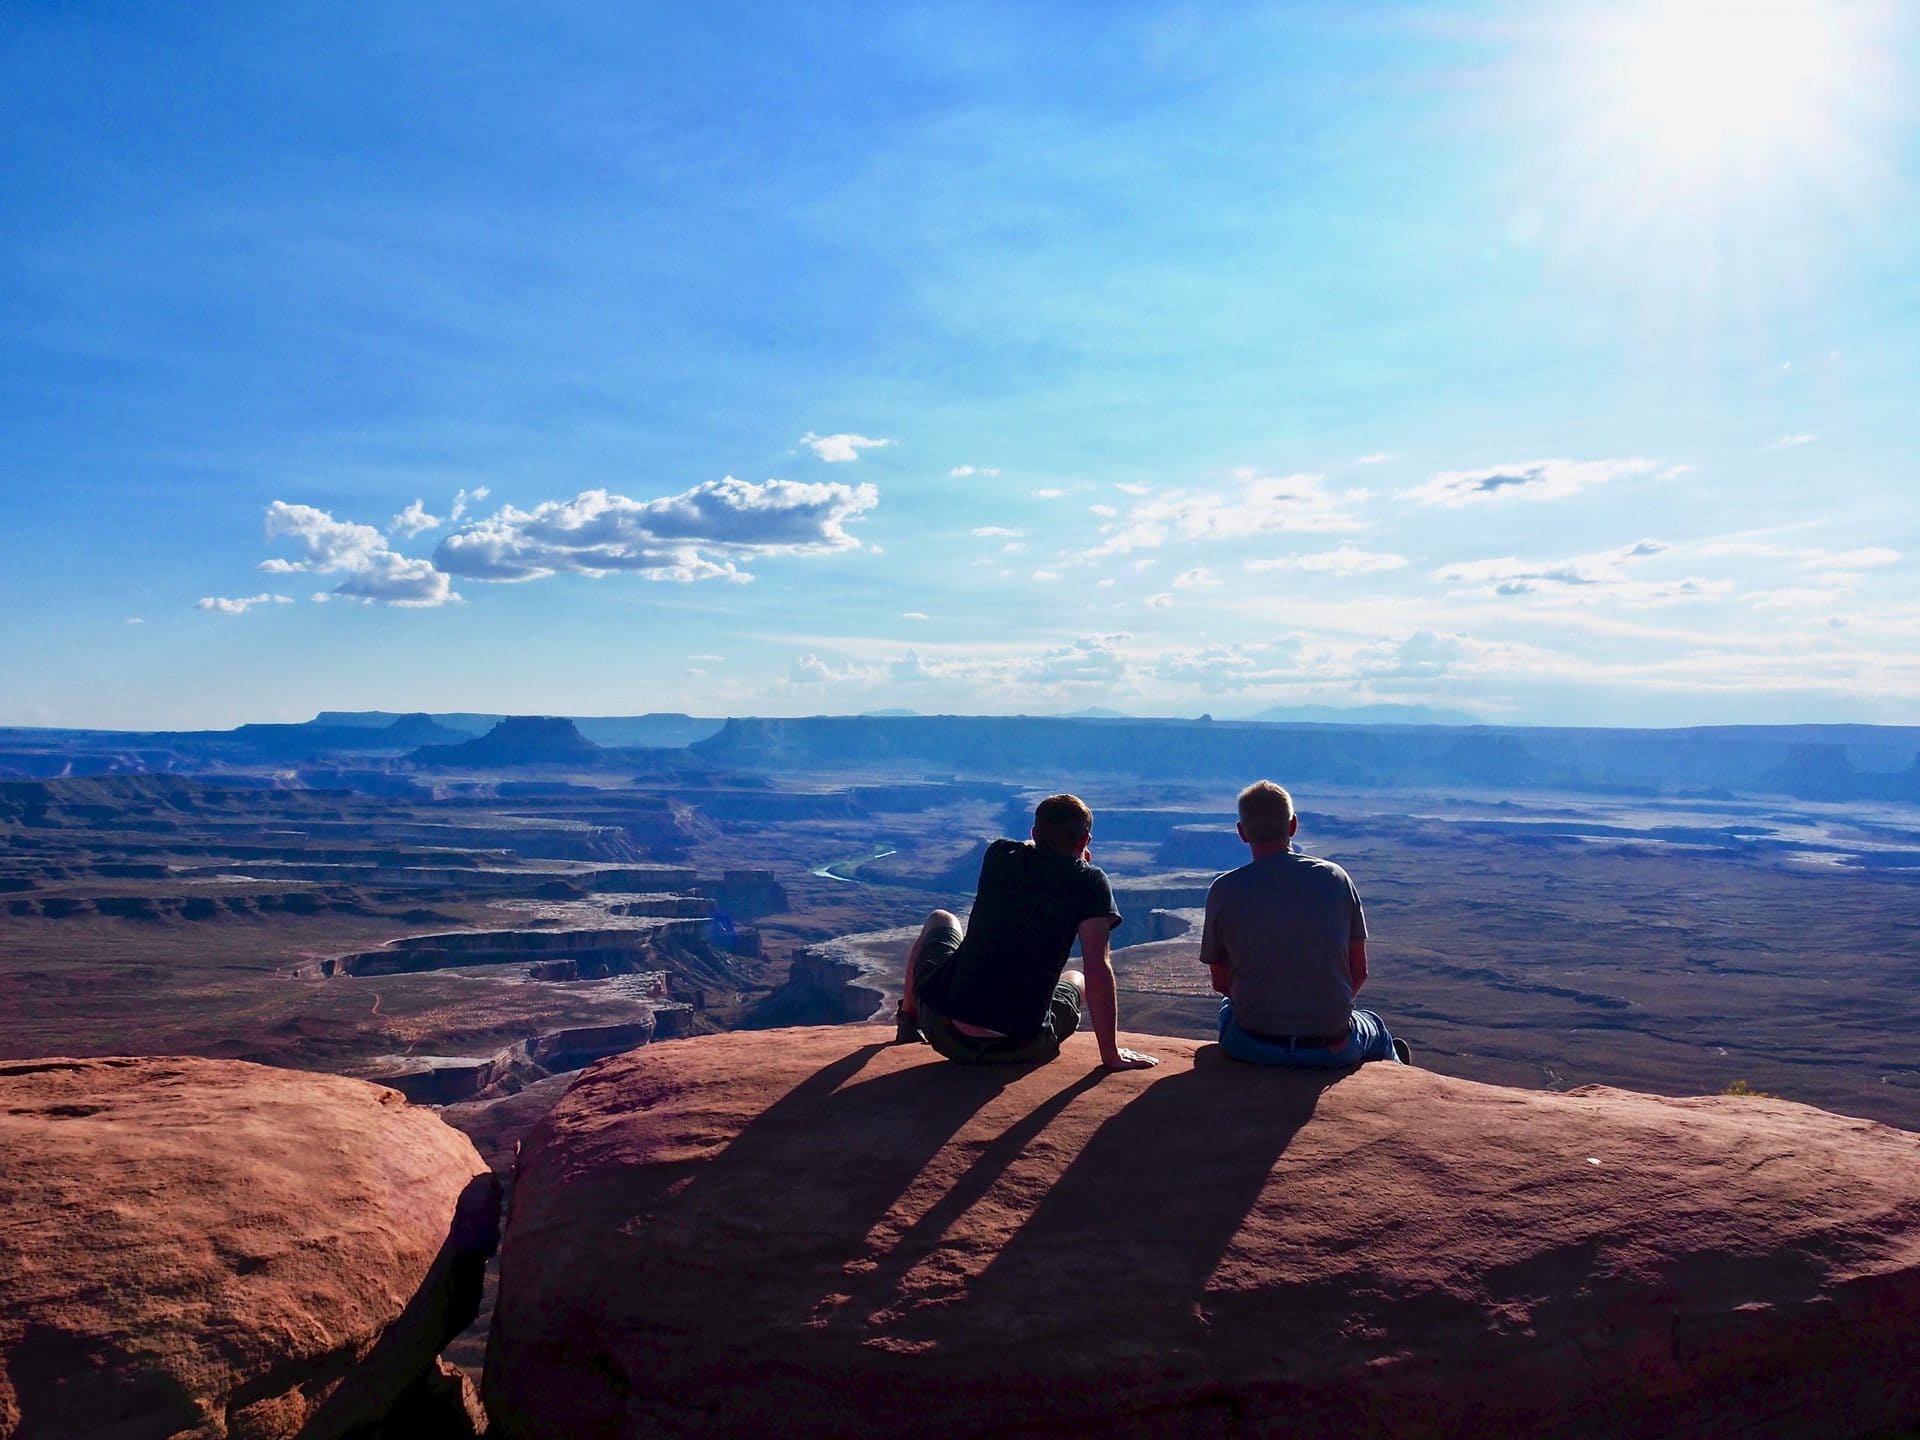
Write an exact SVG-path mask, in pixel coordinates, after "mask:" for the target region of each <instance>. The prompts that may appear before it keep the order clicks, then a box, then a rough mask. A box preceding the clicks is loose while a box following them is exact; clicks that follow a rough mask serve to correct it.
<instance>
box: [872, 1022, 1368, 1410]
mask: <svg viewBox="0 0 1920 1440" xmlns="http://www.w3.org/2000/svg"><path fill="white" fill-rule="evenodd" d="M1351 1073H1352V1072H1350V1071H1332V1072H1310V1071H1291V1070H1278V1069H1273V1070H1268V1069H1262V1068H1261V1067H1258V1066H1249V1065H1243V1064H1241V1063H1239V1062H1236V1061H1234V1060H1231V1059H1228V1058H1227V1057H1226V1055H1225V1054H1224V1053H1223V1052H1222V1051H1221V1050H1220V1049H1219V1048H1218V1047H1217V1046H1206V1047H1203V1048H1202V1049H1201V1050H1199V1051H1198V1052H1197V1053H1196V1055H1195V1057H1194V1062H1193V1067H1192V1069H1191V1070H1188V1071H1184V1072H1180V1073H1175V1074H1170V1075H1168V1076H1166V1077H1165V1078H1164V1079H1161V1080H1157V1081H1155V1082H1154V1083H1153V1084H1151V1085H1149V1086H1147V1087H1146V1088H1145V1089H1144V1090H1143V1091H1142V1092H1141V1093H1140V1095H1139V1096H1138V1097H1137V1098H1135V1099H1134V1100H1132V1101H1131V1102H1130V1103H1128V1104H1127V1105H1126V1106H1125V1107H1124V1108H1123V1109H1121V1110H1119V1111H1118V1112H1117V1113H1115V1114H1114V1115H1113V1116H1112V1117H1110V1118H1109V1119H1108V1120H1107V1121H1106V1122H1105V1123H1104V1124H1102V1125H1101V1127H1100V1128H1099V1130H1097V1131H1096V1132H1095V1133H1094V1135H1093V1136H1092V1138H1091V1139H1090V1140H1088V1142H1087V1143H1086V1145H1085V1146H1084V1147H1083V1149H1082V1150H1081V1152H1080V1154H1079V1155H1078V1156H1077V1157H1076V1158H1075V1159H1074V1160H1073V1162H1072V1163H1071V1164H1070V1165H1069V1166H1068V1167H1067V1169H1066V1170H1065V1171H1064V1172H1063V1173H1062V1174H1061V1176H1060V1178H1059V1179H1058V1180H1057V1181H1056V1182H1055V1183H1054V1184H1053V1186H1052V1188H1051V1189H1050V1190H1049V1191H1048V1192H1047V1193H1046V1195H1045V1197H1044V1198H1043V1199H1042V1200H1041V1201H1040V1204H1039V1205H1038V1207H1037V1208H1036V1209H1035V1210H1034V1211H1033V1213H1032V1215H1031V1216H1030V1217H1029V1218H1028V1219H1027V1221H1026V1223H1025V1224H1024V1225H1022V1226H1021V1227H1020V1229H1019V1230H1018V1231H1017V1232H1016V1233H1015V1234H1014V1235H1013V1237H1012V1239H1011V1240H1009V1241H1008V1242H1007V1244H1006V1245H1005V1246H1004V1247H1003V1248H1002V1249H1001V1251H1000V1253H999V1254H998V1255H997V1256H996V1257H995V1258H994V1260H993V1261H992V1263H990V1264H989V1265H988V1266H987V1268H986V1269H985V1270H984V1271H983V1272H982V1273H981V1274H980V1275H979V1276H978V1277H977V1278H976V1279H975V1280H974V1281H973V1282H972V1284H971V1285H970V1286H969V1287H968V1294H967V1303H966V1305H965V1306H964V1307H960V1308H961V1309H963V1310H964V1312H965V1313H964V1315H963V1316H961V1317H960V1319H959V1322H958V1323H960V1324H962V1325H964V1327H965V1333H966V1336H967V1337H970V1343H972V1344H973V1345H975V1346H978V1345H979V1344H980V1341H981V1337H983V1336H998V1337H999V1343H1001V1344H1002V1345H1004V1346H1005V1347H1006V1360H1005V1366H1004V1368H1005V1371H1006V1372H1007V1373H1009V1374H1011V1375H1028V1376H1033V1377H1036V1379H1040V1378H1043V1377H1045V1376H1046V1375H1047V1373H1048V1372H1049V1371H1051V1373H1052V1378H1053V1380H1054V1381H1055V1382H1059V1381H1062V1380H1065V1379H1066V1375H1065V1373H1064V1370H1065V1369H1072V1368H1084V1369H1085V1370H1086V1372H1087V1373H1086V1376H1085V1378H1086V1380H1087V1381H1088V1383H1089V1384H1091V1385H1093V1386H1095V1387H1097V1389H1098V1390H1099V1392H1100V1393H1101V1395H1102V1396H1103V1398H1104V1404H1106V1405H1110V1406H1114V1407H1116V1408H1119V1409H1122V1410H1126V1409H1133V1408H1136V1404H1139V1405H1145V1406H1148V1407H1150V1406H1151V1404H1152V1396H1153V1395H1154V1394H1155V1393H1156V1392H1164V1391H1166V1390H1168V1389H1175V1390H1184V1389H1187V1388H1189V1384H1188V1382H1189V1381H1201V1380H1203V1377H1204V1374H1205V1371H1206V1357H1205V1341H1206V1337H1207V1332H1208V1329H1209V1327H1210V1324H1211V1316H1210V1313H1209V1311H1210V1305H1209V1299H1208V1282H1209V1280H1210V1279H1211V1278H1212V1276H1213V1275H1214V1273H1215V1271H1216V1270H1217V1269H1218V1267H1219V1265H1220V1262H1221V1260H1222V1258H1223V1257H1224V1256H1225V1255H1226V1254H1227V1251H1228V1248H1229V1247H1230V1246H1231V1245H1232V1243H1233V1240H1234V1237H1235V1236H1236V1235H1237V1234H1238V1233H1239V1232H1240V1229H1241V1227H1242V1225H1243V1224H1244V1222H1245V1221H1246V1219H1247V1216H1248V1215H1249V1214H1250V1213H1251V1212H1252V1210H1253V1208H1254V1206H1255V1204H1256V1203H1257V1202H1258V1200H1259V1198H1260V1195H1261V1192H1262V1191H1263V1190H1264V1189H1265V1188H1266V1187H1267V1186H1268V1185H1269V1184H1272V1183H1276V1176H1275V1167H1276V1166H1277V1165H1278V1164H1279V1162H1280V1160H1281V1157H1282V1156H1283V1155H1284V1154H1285V1153H1286V1150H1287V1147H1288V1145H1289V1144H1291V1143H1292V1141H1293V1139H1294V1137H1295V1136H1296V1135H1298V1134H1299V1132H1300V1131H1301V1129H1302V1128H1304V1127H1305V1126H1306V1124H1307V1123H1308V1121H1309V1120H1311V1119H1312V1118H1313V1114H1314V1110H1315V1108H1316V1107H1317V1106H1318V1104H1319V1101H1320V1097H1321V1096H1322V1095H1323V1094H1324V1093H1326V1091H1327V1090H1328V1089H1330V1088H1331V1087H1332V1086H1334V1085H1336V1084H1338V1083H1339V1082H1340V1081H1341V1080H1343V1079H1345V1078H1346V1077H1347V1076H1348V1075H1349V1074H1351ZM1279 1183H1283V1179H1282V1181H1281V1182H1279ZM952 1309H953V1307H945V1308H944V1309H935V1310H931V1311H928V1312H923V1314H924V1315H925V1322H924V1323H925V1327H926V1330H925V1334H924V1336H923V1337H917V1338H924V1339H926V1340H929V1341H933V1342H935V1343H939V1342H940V1341H941V1340H942V1335H941V1333H940V1332H941V1331H942V1330H944V1329H945V1328H946V1327H947V1325H948V1324H950V1323H953V1322H950V1321H949V1319H948V1315H949V1314H950V1313H952ZM909 1318H910V1319H911V1317H909ZM914 1328H915V1327H914V1326H913V1325H912V1324H909V1325H908V1326H907V1327H905V1328H904V1330H903V1332H902V1333H903V1334H904V1335H905V1336H906V1337H907V1338H916V1337H914V1335H913V1330H914ZM1123 1352H1124V1353H1123ZM1064 1388H1071V1387H1070V1386H1068V1387H1064ZM1123 1390H1124V1391H1129V1392H1137V1400H1136V1399H1129V1398H1127V1396H1123V1394H1122V1393H1121V1392H1122V1391H1123Z"/></svg>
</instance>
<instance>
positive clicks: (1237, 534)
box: [1090, 470, 1367, 556]
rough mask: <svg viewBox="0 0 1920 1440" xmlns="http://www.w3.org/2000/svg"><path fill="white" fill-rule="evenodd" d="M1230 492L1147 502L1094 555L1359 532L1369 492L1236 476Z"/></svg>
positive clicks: (1315, 479) (1252, 474) (1304, 480)
mask: <svg viewBox="0 0 1920 1440" xmlns="http://www.w3.org/2000/svg"><path fill="white" fill-rule="evenodd" d="M1235 480H1236V482H1237V484H1236V486H1235V487H1233V488H1230V489H1227V490H1175V491H1169V492H1167V493H1165V494H1163V495H1158V496H1156V497H1154V498H1153V499H1151V500H1145V501H1142V502H1141V503H1140V504H1138V505H1135V506H1134V507H1133V508H1132V509H1131V510H1129V511H1128V512H1127V515H1126V518H1125V520H1124V521H1123V522H1122V523H1121V524H1120V525H1118V526H1116V527H1112V533H1111V534H1109V535H1108V538H1107V539H1106V540H1105V541H1103V542H1102V543H1101V544H1100V545H1098V546H1096V547H1095V548H1094V549H1093V550H1092V551H1091V552H1090V553H1091V554H1093V555H1095V556H1100V555H1124V554H1128V553H1130V552H1132V551H1135V550H1143V549H1155V548H1157V547H1159V546H1160V545H1162V544H1165V543H1166V542H1167V541H1168V540H1236V539H1242V538H1244V537H1246V536H1248V535H1259V534H1267V533H1272V532H1284V531H1298V532H1314V531H1337V530H1357V529H1359V528H1360V522H1359V520H1358V519H1357V518H1355V516H1354V514H1353V511H1354V509H1355V507H1356V506H1358V505H1359V503H1360V502H1361V501H1362V500H1364V499H1365V498H1366V495H1367V492H1366V491H1364V490H1347V491H1343V492H1340V493H1335V492H1333V491H1331V490H1329V489H1328V488H1327V485H1326V477H1325V476H1323V475H1261V474H1259V473H1258V472H1256V471H1252V470H1241V471H1237V472H1236V473H1235Z"/></svg>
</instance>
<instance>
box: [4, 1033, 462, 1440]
mask: <svg viewBox="0 0 1920 1440" xmlns="http://www.w3.org/2000/svg"><path fill="white" fill-rule="evenodd" d="M496 1207H497V1182H496V1181H495V1180H494V1178H493V1176H492V1175H491V1173H490V1172H489V1171H488V1170H487V1168H486V1166H485V1165H483V1164H482V1163H481V1160H480V1157H479V1156H478V1155H477V1154H475V1153H474V1149H473V1146H472V1145H471V1144H470V1143H469V1142H468V1140H467V1139H466V1137H465V1136H463V1135H460V1134H459V1133H457V1132H456V1131H454V1130H452V1129H450V1128H449V1127H448V1126H446V1125H444V1124H442V1123H441V1121H440V1120H439V1119H438V1118H437V1117H436V1116H434V1115H433V1114H431V1113H430V1112H427V1111H423V1110H415V1109H410V1108H408V1106H407V1105H406V1104H405V1102H404V1101H402V1100H401V1098H400V1096H399V1095H398V1094H396V1093H395V1092H394V1091H391V1090H385V1089H382V1088H380V1087H378V1086H374V1085H368V1084H365V1083H363V1082H361V1081H357V1080H345V1079H340V1078H338V1077H335V1076H326V1075H308V1074H299V1073H296V1072H292V1071H284V1070H273V1069H269V1068H267V1067H265V1066H260V1065H247V1064H242V1063H239V1062H236V1061H222V1060H193V1059H179V1058H157V1059H108V1060H41V1061H13V1062H6V1063H0V1440H36V1437H42V1440H71V1437H86V1440H135V1437H147V1436H156V1437H157V1436H182V1437H194V1440H219V1437H233V1440H269V1437H279V1436H296V1435H297V1436H300V1437H302V1440H318V1437H321V1436H336V1435H343V1434H346V1433H348V1432H349V1431H352V1430H354V1429H355V1428H357V1427H360V1426H363V1425H365V1424H367V1423H369V1422H371V1421H374V1420H376V1419H378V1418H380V1417H381V1416H382V1415H384V1414H385V1413H386V1412H387V1410H388V1408H389V1407H390V1406H392V1405H393V1403H394V1402H395V1401H396V1400H397V1399H398V1398H399V1397H400V1396H401V1395H402V1394H403V1393H405V1392H407V1390H408V1388H409V1386H411V1385H413V1384H414V1382H416V1381H417V1380H419V1379H420V1378H421V1377H422V1376H423V1375H427V1374H428V1373H429V1372H431V1371H432V1370H433V1368H434V1365H435V1357H436V1356H437V1354H438V1352H439V1350H440V1348H441V1346H442V1345H443V1344H445V1342H446V1340H447V1339H448V1337H449V1336H450V1335H451V1334H453V1333H454V1331H456V1330H457V1329H458V1328H459V1327H460V1326H461V1325H463V1324H465V1323H466V1320H467V1318H468V1317H469V1316H470V1315H471V1306H472V1304H473V1303H474V1300H475V1297H477V1295H478V1292H479V1272H480V1268H481V1267H482V1265H483V1264H484V1262H485V1256H486V1254H487V1251H488V1249H489V1247H490V1243H491V1238H492V1234H493V1229H494V1225H495V1223H496V1220H497V1216H496V1213H495V1209H496Z"/></svg>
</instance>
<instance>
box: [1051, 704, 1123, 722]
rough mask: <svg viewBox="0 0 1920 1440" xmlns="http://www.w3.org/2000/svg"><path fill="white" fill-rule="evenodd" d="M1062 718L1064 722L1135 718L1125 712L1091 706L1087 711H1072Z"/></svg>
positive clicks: (1101, 706) (1100, 706) (1102, 706)
mask: <svg viewBox="0 0 1920 1440" xmlns="http://www.w3.org/2000/svg"><path fill="white" fill-rule="evenodd" d="M1060 718H1061V719H1062V720H1131V719H1132V718H1133V717H1132V716H1131V715H1129V714H1127V712H1126V711H1124V710H1109V709H1108V708H1107V707H1106V706H1104V705H1089V706H1088V707H1087V708H1086V709H1085V710H1070V711H1068V712H1067V713H1066V714H1064V715H1062V716H1061V717H1060Z"/></svg>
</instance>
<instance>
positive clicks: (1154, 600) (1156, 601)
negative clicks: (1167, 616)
mask: <svg viewBox="0 0 1920 1440" xmlns="http://www.w3.org/2000/svg"><path fill="white" fill-rule="evenodd" d="M1171 604H1173V596H1172V594H1170V593H1169V592H1167V591H1164V590H1163V591H1161V592H1160V593H1159V594H1158V595H1149V596H1148V597H1147V606H1148V608H1149V609H1153V610H1165V609H1166V608H1167V607H1168V606H1169V605H1171Z"/></svg>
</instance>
